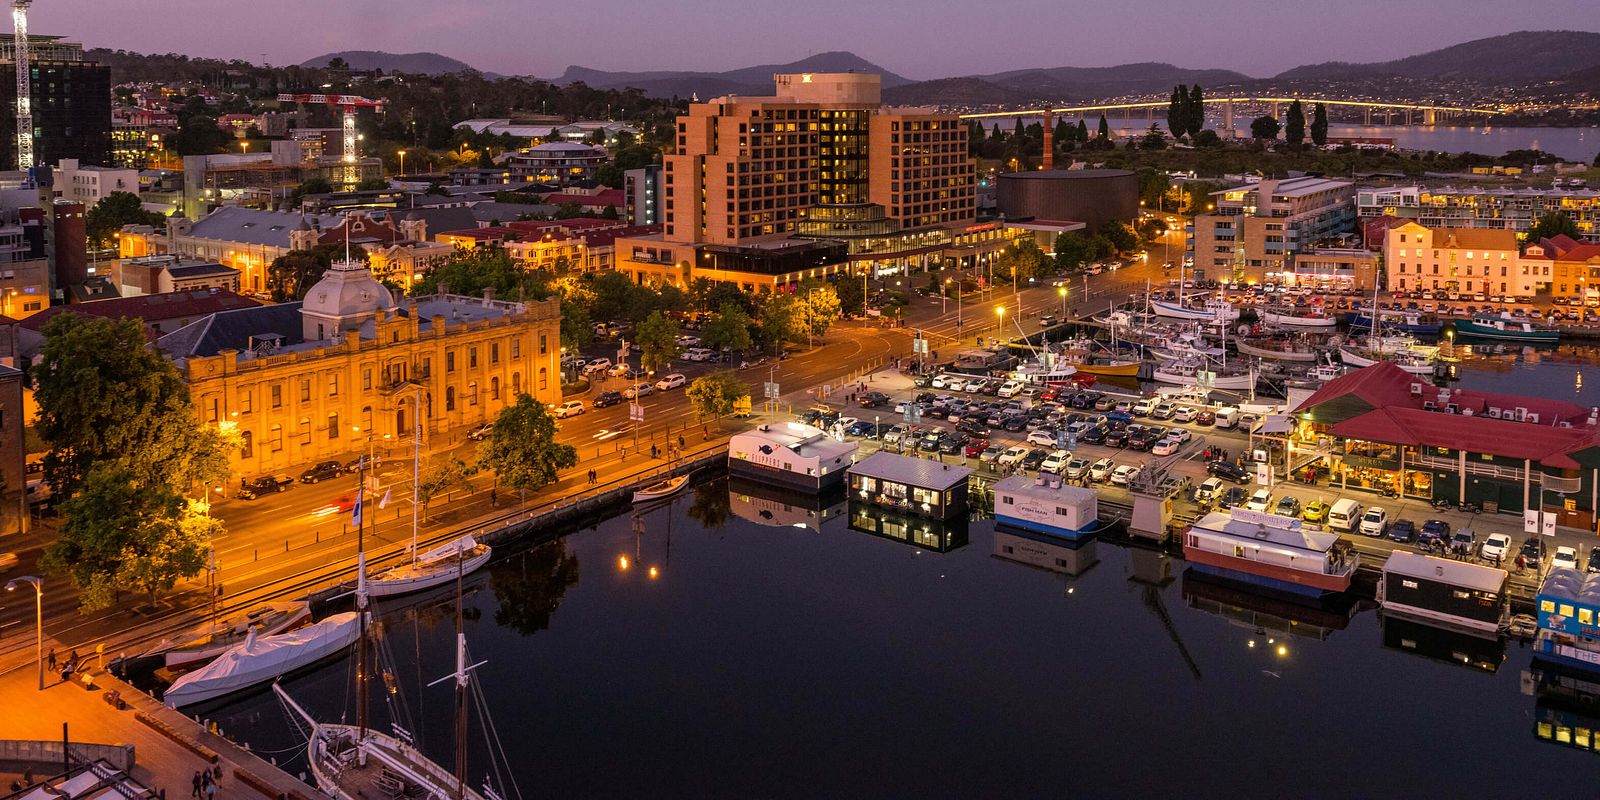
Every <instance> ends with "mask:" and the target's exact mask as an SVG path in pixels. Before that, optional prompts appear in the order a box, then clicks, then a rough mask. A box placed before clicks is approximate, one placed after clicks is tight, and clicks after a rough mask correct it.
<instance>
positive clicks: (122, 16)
mask: <svg viewBox="0 0 1600 800" xmlns="http://www.w3.org/2000/svg"><path fill="white" fill-rule="evenodd" d="M164 5H165V11H166V13H164V14H162V15H159V16H157V15H152V14H149V13H140V12H141V8H140V7H138V6H136V5H135V4H134V3H133V2H131V0H103V1H100V2H95V1H94V0H56V1H55V2H41V3H39V4H38V5H36V6H35V7H34V9H33V11H32V19H33V24H32V28H33V30H34V31H35V32H38V33H45V34H54V35H62V36H67V37H69V38H72V39H75V40H78V41H82V42H83V43H84V45H85V46H87V47H107V48H112V49H122V50H131V51H136V52H177V53H186V54H189V55H192V56H197V57H202V56H203V57H211V58H240V59H244V60H247V61H252V62H256V63H262V62H266V63H270V64H274V65H283V64H292V63H294V64H297V63H300V62H302V61H304V60H306V59H309V58H313V57H316V56H318V55H321V54H324V53H328V52H334V51H339V50H383V51H388V52H393V53H409V52H421V51H430V52H436V53H440V54H442V55H446V56H450V57H452V58H456V59H459V60H461V61H464V62H466V63H468V64H470V65H471V66H473V67H474V68H477V69H480V70H485V71H490V72H497V73H502V74H508V75H536V76H539V77H544V78H555V77H559V76H560V75H561V73H562V72H563V71H564V70H565V69H566V68H567V67H568V66H570V65H579V66H585V67H591V68H595V69H603V70H619V71H633V70H694V71H721V70H726V69H734V68H739V67H746V66H751V65H754V64H762V63H786V62H791V61H796V60H799V59H802V58H805V57H806V56H809V55H812V54H815V53H820V52H826V51H831V50H848V51H851V52H854V53H856V54H857V55H859V56H861V57H863V58H866V59H868V60H870V61H872V62H874V63H876V64H878V65H879V66H881V67H883V68H884V69H886V70H890V71H893V72H895V73H898V74H900V75H902V76H904V77H907V78H910V79H914V80H926V79H932V78H942V77H955V76H961V75H969V74H983V73H989V72H1000V71H1005V70H1011V69H1026V68H1036V67H1037V68H1042V67H1059V66H1082V67H1094V66H1115V65H1119V64H1127V63H1138V62H1146V61H1161V62H1168V63H1173V64H1176V65H1179V66H1183V67H1190V68H1205V69H1230V70H1235V71H1239V72H1243V73H1245V74H1247V75H1250V76H1252V77H1257V78H1265V77H1271V76H1273V75H1276V74H1278V73H1280V72H1282V71H1284V70H1287V69H1290V68H1293V67H1296V66H1300V65H1303V64H1310V63H1319V62H1324V61H1356V62H1367V61H1384V60H1389V59H1393V58H1402V57H1405V56H1409V55H1415V54H1418V53H1423V52H1427V51H1429V50H1435V49H1438V48H1441V47H1448V46H1450V45H1453V44H1458V43H1461V42H1465V41H1470V40H1473V39H1479V38H1484V37H1488V36H1494V35H1499V34H1504V33H1511V32H1514V31H1519V30H1533V29H1564V30H1590V31H1600V23H1596V22H1595V18H1594V17H1593V15H1592V13H1589V12H1591V11H1592V9H1590V8H1588V7H1587V6H1588V4H1587V3H1585V2H1583V0H1535V2H1533V3H1532V4H1521V5H1516V6H1508V5H1506V4H1503V3H1491V2H1487V0H1465V2H1462V1H1460V0H1458V1H1457V2H1445V1H1444V0H1418V2H1412V3H1406V4H1404V5H1403V6H1400V7H1396V6H1395V5H1393V4H1387V3H1383V2H1381V0H1351V2H1349V3H1347V4H1346V7H1345V8H1344V9H1343V11H1342V13H1340V14H1338V15H1328V14H1325V13H1321V12H1320V11H1319V7H1318V6H1312V5H1311V4H1309V3H1293V4H1287V5H1290V6H1293V8H1286V4H1284V3H1281V2H1280V3H1270V4H1269V3H1265V2H1261V0H1214V2H1212V3H1210V4H1208V8H1207V9H1205V10H1204V12H1203V14H1200V13H1199V12H1197V13H1196V14H1195V16H1202V18H1201V19H1198V20H1196V19H1190V18H1188V16H1185V17H1178V16H1176V15H1173V14H1171V12H1170V7H1169V6H1167V5H1166V4H1164V3H1162V2H1160V0H1129V2H1126V3H1123V4H1119V5H1117V6H1115V7H1112V6H1108V5H1104V4H1088V3H1076V4H1072V5H1070V6H1064V5H1062V4H1053V3H1047V2H1044V0H1002V2H1001V3H999V4H990V5H988V6H985V11H986V13H984V14H983V15H981V16H976V15H973V14H971V13H970V9H967V8H965V7H952V8H927V7H924V6H922V5H921V4H917V3H914V2H909V1H908V0H891V2H887V3H881V4H878V5H876V6H874V7H873V8H871V9H862V8H860V7H859V6H857V5H855V4H852V3H849V2H845V0H817V1H816V2H813V3H811V4H808V5H806V6H804V7H799V6H794V5H792V4H786V3H780V2H776V1H775V0H746V2H739V3H735V2H732V0H703V1H702V2H701V3H700V4H699V6H700V11H701V13H700V14H698V15H697V16H698V19H697V20H695V24H694V25H692V26H683V25H681V24H676V23H679V22H681V21H682V16H681V13H679V12H677V11H675V10H674V9H672V8H668V7H647V8H643V9H641V8H639V7H637V6H635V5H633V4H630V3H627V2H623V0H593V2H591V3H589V4H588V5H586V6H585V7H584V8H585V13H584V14H583V15H581V16H576V17H573V18H572V22H571V24H572V25H573V26H574V27H578V28H587V29H588V31H589V32H590V33H591V34H592V35H591V36H580V35H573V34H574V33H575V31H573V30H564V31H563V30H559V28H561V27H564V26H561V25H557V26H550V27H553V28H558V30H557V31H556V32H555V35H551V36H543V35H542V33H543V31H544V30H545V29H546V27H545V26H543V25H542V24H541V23H540V21H539V19H538V17H536V16H535V17H533V18H531V19H529V20H528V22H527V24H526V25H506V24H505V22H506V20H507V19H516V18H517V17H518V15H519V14H526V13H527V12H529V11H530V9H528V8H527V6H526V4H525V3H520V2H518V1H517V0H483V2H480V3H477V4H475V5H474V6H472V7H469V8H460V7H446V6H442V5H438V4H432V3H425V2H422V1H421V0H390V2H386V3H381V4H380V3H376V2H370V0H358V2H350V3H343V4H337V5H334V6H331V7H330V6H329V5H327V4H320V3H313V2H310V1H309V0H283V2H280V3H277V4H275V5H274V7H273V12H274V13H273V14H272V15H270V17H262V16H261V15H259V14H252V12H254V11H255V10H256V7H252V6H247V5H246V4H244V3H243V2H240V1H239V0H211V1H210V2H202V1H201V0H174V2H170V3H167V4H164ZM1530 5H1531V6H1532V7H1531V8H1530ZM1268 9H1270V10H1271V11H1272V12H1273V13H1272V14H1270V15H1262V14H1260V13H1259V12H1262V11H1266V10H1268ZM147 10H148V9H144V11H147ZM1446 12H1448V13H1446ZM218 15H223V16H229V17H232V18H234V19H235V20H237V21H238V22H240V23H245V22H248V25H249V31H250V33H251V40H250V41H249V42H248V43H238V42H230V41H227V40H224V39H221V38H220V37H205V38H199V37H197V36H196V34H197V33H198V32H199V30H200V29H199V28H197V27H192V26H191V25H188V24H174V23H173V20H189V21H192V24H193V25H199V24H200V21H201V20H205V19H207V18H208V16H210V17H215V16H218ZM319 15H320V16H319ZM1166 17H1172V21H1171V23H1170V24H1165V23H1161V22H1159V21H1160V20H1162V19H1164V18H1166ZM1378 18H1381V19H1382V20H1383V22H1384V24H1383V25H1381V26H1375V25H1373V24H1372V21H1373V20H1374V19H1378ZM907 19H914V20H916V22H915V23H914V24H909V25H908V24H905V23H904V20H907ZM1023 19H1037V20H1043V21H1050V20H1054V21H1056V22H1057V23H1059V24H1058V25H1048V24H1046V25H1018V24H1017V21H1018V20H1023ZM1245 19H1247V20H1249V21H1250V22H1251V26H1250V30H1242V29H1239V26H1238V25H1237V24H1236V23H1234V22H1232V20H1245ZM308 20H309V21H311V22H313V23H315V24H314V25H308V24H307V22H308ZM844 20H854V21H855V22H854V24H850V25H844V24H841V22H842V21H844ZM1130 20H1157V21H1158V22H1157V23H1156V24H1154V25H1149V26H1147V27H1146V28H1143V29H1135V28H1134V25H1133V24H1132V23H1130ZM1534 20H1537V21H1534ZM558 22H560V21H558ZM600 22H603V23H604V24H603V25H597V24H596V23H600ZM1197 23H1198V24H1197ZM205 29H206V30H216V29H215V28H210V27H209V26H206V28H205ZM663 30H671V31H672V35H671V36H670V37H663V36H662V34H661V31H663ZM774 30H781V31H784V32H785V40H784V41H780V42H774V41H772V38H771V37H770V36H769V35H767V32H769V31H774ZM1305 30H1315V31H1316V35H1315V36H1314V37H1313V36H1307V35H1304V34H1303V33H1301V32H1302V31H1305ZM930 45H932V46H930ZM1245 45H1248V46H1245Z"/></svg>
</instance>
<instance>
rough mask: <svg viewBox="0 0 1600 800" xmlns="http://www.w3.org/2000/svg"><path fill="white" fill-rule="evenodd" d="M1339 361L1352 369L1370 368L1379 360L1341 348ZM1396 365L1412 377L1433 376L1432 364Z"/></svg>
mask: <svg viewBox="0 0 1600 800" xmlns="http://www.w3.org/2000/svg"><path fill="white" fill-rule="evenodd" d="M1339 359H1340V360H1341V361H1343V362H1344V363H1345V364H1348V365H1349V366H1352V367H1370V366H1372V365H1373V364H1376V363H1378V361H1377V359H1373V358H1368V357H1366V356H1363V355H1360V354H1358V353H1355V352H1352V351H1351V350H1349V349H1348V348H1343V347H1341V348H1339ZM1394 365H1395V366H1397V367H1399V368H1401V369H1403V370H1405V371H1406V372H1409V373H1411V374H1412V375H1432V374H1433V365H1432V364H1408V363H1405V362H1401V361H1396V362H1394Z"/></svg>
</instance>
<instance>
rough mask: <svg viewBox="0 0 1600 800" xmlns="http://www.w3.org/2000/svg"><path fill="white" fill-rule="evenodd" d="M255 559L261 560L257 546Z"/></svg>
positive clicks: (259, 549)
mask: <svg viewBox="0 0 1600 800" xmlns="http://www.w3.org/2000/svg"><path fill="white" fill-rule="evenodd" d="M255 560H257V561H260V560H261V548H259V547H257V548H256V558H255Z"/></svg>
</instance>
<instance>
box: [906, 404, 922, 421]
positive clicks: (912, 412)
mask: <svg viewBox="0 0 1600 800" xmlns="http://www.w3.org/2000/svg"><path fill="white" fill-rule="evenodd" d="M902 416H903V418H904V419H905V421H906V422H907V423H908V424H911V425H915V424H917V423H919V422H921V421H922V406H919V405H917V404H916V403H906V410H905V413H904V414H903V415H902Z"/></svg>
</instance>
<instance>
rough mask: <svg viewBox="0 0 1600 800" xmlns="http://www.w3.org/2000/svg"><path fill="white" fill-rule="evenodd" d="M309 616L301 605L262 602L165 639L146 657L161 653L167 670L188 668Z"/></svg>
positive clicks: (281, 631)
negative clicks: (250, 638)
mask: <svg viewBox="0 0 1600 800" xmlns="http://www.w3.org/2000/svg"><path fill="white" fill-rule="evenodd" d="M310 616H311V609H310V608H309V607H308V606H307V605H306V604H305V603H303V602H279V603H263V604H261V605H258V606H255V607H253V608H251V609H250V610H249V611H246V612H244V613H241V614H237V615H234V616H231V617H224V618H223V619H220V620H212V621H210V622H207V623H205V624H204V625H201V626H199V627H196V628H194V629H192V630H190V631H188V632H187V633H184V634H181V635H179V636H177V637H176V638H173V639H168V640H164V641H162V642H161V643H160V644H158V645H156V646H155V647H152V648H150V650H149V651H147V652H146V653H145V655H151V656H153V655H158V654H160V655H161V656H162V658H163V662H164V663H165V665H166V666H167V668H168V669H182V668H185V667H191V666H194V665H196V664H201V663H204V662H207V661H210V660H211V659H213V658H216V657H217V656H220V655H222V654H223V653H225V652H227V650H228V649H229V648H231V647H234V646H236V645H239V644H241V643H243V642H244V640H245V638H246V637H247V636H248V635H249V634H251V633H254V634H255V635H257V636H274V635H276V634H280V633H283V632H284V631H287V630H289V629H291V628H293V627H295V626H297V625H299V624H301V623H303V622H305V621H306V619H308V618H309V617H310Z"/></svg>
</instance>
